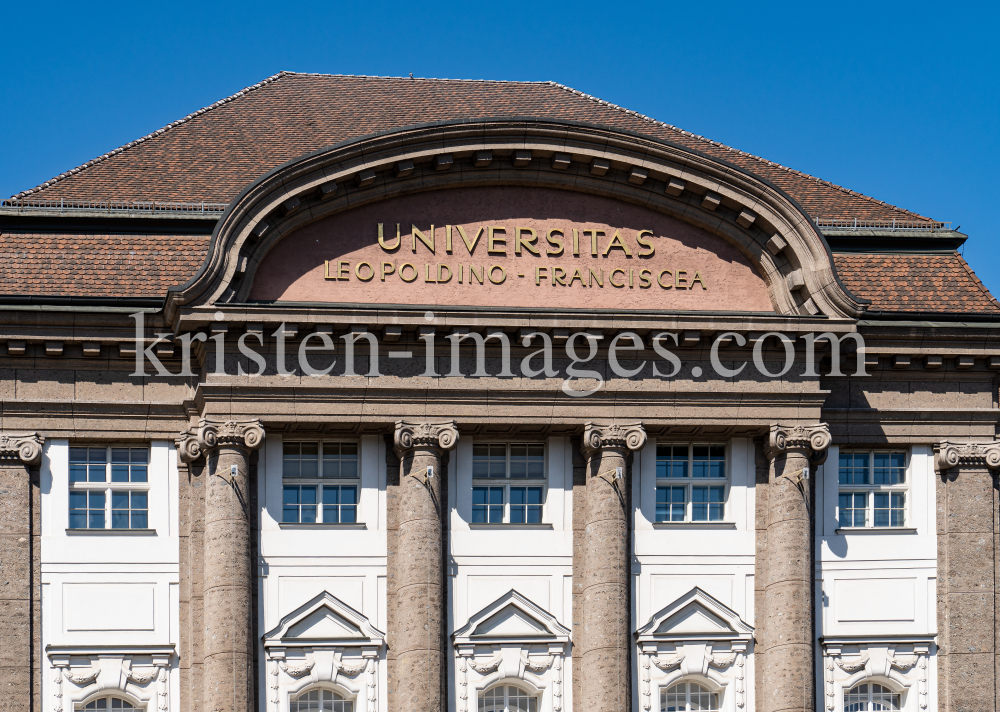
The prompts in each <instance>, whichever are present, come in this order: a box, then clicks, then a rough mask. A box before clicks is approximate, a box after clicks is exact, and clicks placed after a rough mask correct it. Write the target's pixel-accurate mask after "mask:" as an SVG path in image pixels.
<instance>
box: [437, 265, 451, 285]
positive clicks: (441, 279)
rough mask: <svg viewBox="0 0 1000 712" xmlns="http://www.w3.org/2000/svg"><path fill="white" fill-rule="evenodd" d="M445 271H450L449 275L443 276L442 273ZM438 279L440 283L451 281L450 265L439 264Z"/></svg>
mask: <svg viewBox="0 0 1000 712" xmlns="http://www.w3.org/2000/svg"><path fill="white" fill-rule="evenodd" d="M444 272H447V273H448V276H447V277H443V276H442V274H443V273H444ZM437 281H438V284H441V283H443V282H450V281H451V267H449V266H448V265H438V279H437Z"/></svg>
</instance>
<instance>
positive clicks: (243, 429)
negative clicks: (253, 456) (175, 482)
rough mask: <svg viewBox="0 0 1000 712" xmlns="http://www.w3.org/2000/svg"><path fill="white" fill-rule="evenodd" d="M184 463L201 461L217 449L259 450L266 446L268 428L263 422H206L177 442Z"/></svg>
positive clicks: (184, 434) (191, 429)
mask: <svg viewBox="0 0 1000 712" xmlns="http://www.w3.org/2000/svg"><path fill="white" fill-rule="evenodd" d="M175 442H176V443H177V456H178V457H179V458H180V459H181V461H182V462H185V463H190V462H194V461H195V460H197V459H198V458H199V457H201V456H202V455H204V454H206V453H207V452H208V451H209V450H214V449H215V448H217V447H237V448H245V449H247V450H256V449H257V448H259V447H260V446H261V445H263V444H264V425H263V424H262V423H261V422H260V420H257V419H256V418H255V419H251V420H221V419H214V418H202V419H201V420H200V421H198V425H197V426H195V427H194V428H189V429H187V430H185V431H184V432H182V433H181V434H180V436H179V437H178V438H177V439H176V440H175Z"/></svg>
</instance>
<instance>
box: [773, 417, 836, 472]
mask: <svg viewBox="0 0 1000 712" xmlns="http://www.w3.org/2000/svg"><path fill="white" fill-rule="evenodd" d="M832 441H833V439H832V438H831V437H830V426H829V425H827V424H826V423H815V424H813V425H782V424H781V423H772V424H771V432H770V435H769V437H768V442H767V447H766V448H765V451H766V453H765V454H766V455H767V458H768V459H769V460H773V459H774V458H775V457H777V456H778V455H779V454H780V453H782V452H799V453H802V454H805V455H806V456H808V457H809V459H810V461H812V463H813V464H816V465H820V464H822V463H823V461H824V460H826V454H827V450H828V449H829V447H830V443H831V442H832Z"/></svg>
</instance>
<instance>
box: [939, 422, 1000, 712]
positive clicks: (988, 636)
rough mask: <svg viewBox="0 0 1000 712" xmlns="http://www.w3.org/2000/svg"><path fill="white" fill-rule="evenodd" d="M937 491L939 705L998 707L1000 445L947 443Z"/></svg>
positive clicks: (948, 711) (963, 710) (969, 710)
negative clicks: (999, 484)
mask: <svg viewBox="0 0 1000 712" xmlns="http://www.w3.org/2000/svg"><path fill="white" fill-rule="evenodd" d="M935 455H936V457H935V467H936V469H937V470H938V471H939V472H940V473H941V478H940V480H939V481H938V489H937V510H938V517H937V527H938V529H937V531H938V601H937V611H938V708H939V709H940V710H941V712H973V711H982V710H994V709H1000V690H998V689H997V684H996V683H997V672H998V669H1000V656H998V655H997V653H998V646H997V638H998V636H1000V628H998V620H997V609H998V607H1000V606H998V604H1000V599H998V598H997V576H998V571H997V553H998V536H1000V529H998V517H997V489H996V484H995V479H994V476H993V473H992V472H991V470H995V469H996V468H998V467H1000V443H984V444H979V443H963V444H955V443H947V442H945V443H941V444H940V445H939V446H937V447H935Z"/></svg>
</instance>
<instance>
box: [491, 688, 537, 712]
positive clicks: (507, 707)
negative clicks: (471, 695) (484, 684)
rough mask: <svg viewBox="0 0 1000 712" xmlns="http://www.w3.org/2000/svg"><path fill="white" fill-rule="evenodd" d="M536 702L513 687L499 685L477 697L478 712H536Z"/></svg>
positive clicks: (525, 693) (522, 691)
mask: <svg viewBox="0 0 1000 712" xmlns="http://www.w3.org/2000/svg"><path fill="white" fill-rule="evenodd" d="M537 710H538V700H537V699H535V698H534V697H532V696H531V695H529V694H528V693H527V692H525V691H524V690H522V689H520V688H518V687H514V686H513V685H500V686H498V687H494V688H491V689H489V690H486V692H483V693H482V694H480V696H479V712H537Z"/></svg>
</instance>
